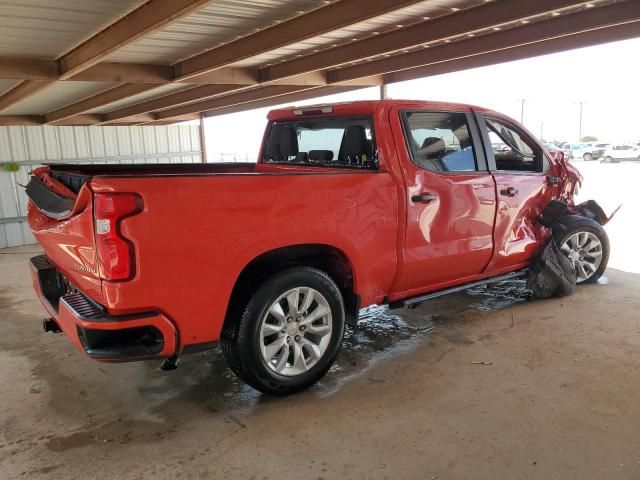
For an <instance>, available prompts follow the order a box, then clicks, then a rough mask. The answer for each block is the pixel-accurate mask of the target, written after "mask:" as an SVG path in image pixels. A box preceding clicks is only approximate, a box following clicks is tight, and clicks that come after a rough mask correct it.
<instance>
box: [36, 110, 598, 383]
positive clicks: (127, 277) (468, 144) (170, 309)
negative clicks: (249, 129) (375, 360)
mask: <svg viewBox="0 0 640 480" xmlns="http://www.w3.org/2000/svg"><path fill="white" fill-rule="evenodd" d="M496 143H500V144H504V145H506V148H501V149H500V151H498V152H494V150H493V148H492V144H496ZM580 181H581V177H580V174H579V173H578V171H577V170H576V169H575V168H573V167H572V166H571V165H570V164H569V163H567V162H566V161H565V160H564V158H563V155H562V153H556V154H554V155H551V154H549V153H548V152H546V151H545V150H544V149H543V148H542V146H541V145H540V144H539V143H538V141H537V140H536V139H534V137H533V136H532V135H531V134H530V133H529V132H528V131H527V130H525V128H523V127H522V126H521V125H519V124H518V123H517V122H515V121H514V120H512V119H510V118H507V117H505V116H504V115H501V114H499V113H496V112H493V111H489V110H486V109H482V108H477V107H470V106H466V105H457V104H449V103H429V102H420V101H396V100H383V101H366V102H355V103H345V104H334V105H321V106H317V107H306V108H285V109H280V110H275V111H272V112H271V113H270V114H269V115H268V125H267V127H266V133H265V137H264V140H263V145H262V148H261V154H260V156H259V159H258V161H257V163H255V164H201V165H200V164H198V165H185V164H181V165H71V164H67V165H58V164H56V165H48V166H45V167H41V168H39V169H37V170H34V171H33V174H32V177H31V181H30V183H29V185H28V186H27V193H28V194H29V197H30V203H29V214H28V218H29V225H30V227H31V229H32V230H33V233H34V235H35V237H36V238H37V240H38V242H39V243H40V245H41V246H42V248H43V249H44V255H41V256H37V257H35V258H33V259H32V261H31V269H32V273H33V284H34V288H35V290H36V292H37V293H38V295H39V297H40V299H41V300H42V303H43V305H44V307H45V309H46V310H47V312H48V314H47V316H48V318H47V319H45V322H44V324H45V329H46V330H54V331H56V330H57V331H60V330H61V331H62V332H64V334H65V335H66V336H67V337H69V339H70V340H71V342H72V343H73V344H74V345H75V346H76V347H77V348H78V349H79V350H80V351H82V352H84V353H85V354H86V355H88V356H89V357H91V358H94V359H96V360H100V361H106V362H119V361H132V360H140V359H151V358H163V359H169V362H170V363H171V362H174V361H175V360H176V359H177V357H178V356H179V355H182V354H185V353H188V352H193V351H197V350H201V349H206V348H211V346H212V345H213V344H214V343H215V342H217V341H221V343H222V351H223V353H224V355H225V357H226V359H227V361H228V364H229V366H230V367H231V369H232V370H233V371H234V372H235V373H236V374H237V375H238V376H239V377H240V378H242V379H243V380H244V381H246V382H247V383H249V384H250V385H252V386H253V387H255V388H257V389H259V390H261V391H263V392H267V393H271V394H279V395H284V394H289V393H293V392H295V391H298V390H300V389H303V388H305V387H308V386H309V385H311V384H313V383H314V382H316V381H317V380H318V379H319V378H320V377H322V376H323V375H324V374H325V373H326V372H327V370H328V369H329V368H330V366H331V364H332V363H333V361H334V360H335V358H336V356H337V355H338V351H339V349H340V346H341V343H342V338H343V333H344V329H345V324H355V323H356V322H357V317H358V311H359V309H360V308H362V307H365V306H367V305H371V304H389V305H390V306H391V307H399V306H403V305H407V304H410V303H412V302H420V301H424V300H425V299H427V298H430V297H433V296H437V295H442V294H444V293H447V292H451V291H455V290H459V289H461V288H464V287H468V286H470V285H477V284H479V283H483V282H491V281H497V280H505V279H509V278H515V277H517V276H520V275H522V274H523V272H524V271H526V269H527V267H529V266H530V265H531V263H532V261H533V259H534V258H535V257H536V255H537V253H538V252H539V251H540V249H541V247H542V246H543V245H544V244H545V243H546V242H547V241H548V240H549V238H550V237H551V236H552V235H554V236H555V237H556V242H557V243H558V245H559V246H560V247H561V249H562V251H563V252H565V254H566V255H567V256H569V258H570V259H571V260H572V261H573V263H574V266H575V269H576V276H577V281H578V283H584V282H592V281H595V280H596V279H597V278H598V277H599V276H600V275H601V274H602V272H603V271H604V269H605V267H606V263H607V258H608V251H609V244H608V241H607V237H606V234H605V232H604V230H603V228H602V226H601V225H600V223H598V221H601V219H600V218H599V217H596V218H595V219H594V218H586V217H585V216H581V213H580V212H582V211H583V210H580V209H579V208H578V207H579V206H576V205H574V203H573V192H574V188H575V186H576V185H577V184H578V183H579V182H580ZM551 200H556V201H558V202H563V203H564V204H566V205H567V208H568V210H567V214H566V216H565V221H564V222H563V228H562V229H560V230H558V232H554V231H552V230H550V229H548V228H545V227H544V226H542V225H541V224H540V223H539V222H538V219H539V217H540V215H541V213H542V212H543V209H544V208H545V206H547V205H548V204H549V202H550V201H551ZM601 223H604V222H603V221H601Z"/></svg>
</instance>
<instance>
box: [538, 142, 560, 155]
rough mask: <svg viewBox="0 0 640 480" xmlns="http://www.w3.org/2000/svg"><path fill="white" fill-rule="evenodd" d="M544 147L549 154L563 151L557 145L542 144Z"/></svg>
mask: <svg viewBox="0 0 640 480" xmlns="http://www.w3.org/2000/svg"><path fill="white" fill-rule="evenodd" d="M542 145H543V146H544V148H545V149H546V150H547V152H549V153H555V152H559V151H561V149H560V148H558V146H557V145H556V144H555V143H548V142H547V143H543V144H542Z"/></svg>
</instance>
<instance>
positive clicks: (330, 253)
mask: <svg viewBox="0 0 640 480" xmlns="http://www.w3.org/2000/svg"><path fill="white" fill-rule="evenodd" d="M295 266H308V267H314V268H317V269H318V270H322V271H324V272H325V273H327V274H328V275H329V276H330V277H331V278H332V279H333V281H334V282H336V284H337V285H338V288H339V289H340V292H341V293H342V297H343V299H344V306H345V314H346V321H347V323H348V324H350V325H352V326H355V324H356V322H357V319H358V311H359V309H360V297H359V295H358V294H357V293H356V292H357V290H356V277H355V270H354V268H353V262H352V261H351V259H350V258H349V257H348V256H347V255H346V254H345V253H344V251H342V250H341V249H339V248H337V247H335V246H333V245H328V244H320V243H310V244H296V245H289V246H284V247H278V248H275V249H272V250H269V251H266V252H263V253H262V254H260V255H258V256H257V257H255V258H253V259H252V260H251V261H250V262H249V263H247V264H246V265H245V267H244V268H243V269H242V270H241V271H240V273H239V275H238V277H237V278H236V281H235V282H234V285H233V289H232V291H231V296H230V299H229V304H228V306H227V311H226V315H225V318H224V324H225V325H227V324H228V322H233V321H234V319H235V318H238V315H239V314H240V311H241V309H242V308H243V305H244V303H245V302H246V300H247V298H248V296H249V295H251V292H253V291H255V289H256V288H258V286H259V285H260V284H261V283H262V282H264V281H265V280H266V279H267V278H269V277H271V276H272V275H274V274H276V273H277V272H279V271H282V270H284V269H287V268H291V267H295ZM223 329H224V327H223Z"/></svg>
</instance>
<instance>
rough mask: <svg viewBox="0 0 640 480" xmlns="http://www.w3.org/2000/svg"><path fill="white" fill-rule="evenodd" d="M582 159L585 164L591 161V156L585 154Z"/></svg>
mask: <svg viewBox="0 0 640 480" xmlns="http://www.w3.org/2000/svg"><path fill="white" fill-rule="evenodd" d="M582 159H583V160H584V161H585V162H590V161H591V160H593V155H591V154H590V153H585V154H584V155H583V156H582Z"/></svg>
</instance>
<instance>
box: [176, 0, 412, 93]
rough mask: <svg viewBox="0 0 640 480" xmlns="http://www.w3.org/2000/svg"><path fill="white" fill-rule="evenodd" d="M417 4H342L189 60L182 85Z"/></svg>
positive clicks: (356, 0)
mask: <svg viewBox="0 0 640 480" xmlns="http://www.w3.org/2000/svg"><path fill="white" fill-rule="evenodd" d="M415 3H418V0H376V1H375V2H372V1H371V0H341V1H339V2H334V3H331V4H329V5H327V6H325V7H322V8H318V9H316V10H312V11H310V12H307V13H305V14H303V15H299V16H297V17H294V18H292V19H290V20H287V21H285V22H282V23H280V24H278V25H275V26H273V27H270V28H267V29H264V30H260V31H259V32H256V33H254V34H252V35H248V36H246V37H242V38H240V39H238V40H234V41H232V42H229V43H226V44H224V45H221V46H220V47H216V48H213V49H211V50H208V51H206V52H204V53H201V54H199V55H195V56H193V57H190V58H187V59H186V60H183V61H181V62H178V63H177V64H176V65H175V72H176V78H177V79H178V80H179V81H181V80H184V79H187V78H189V77H192V76H194V75H198V74H201V73H204V72H208V71H211V70H215V69H217V68H222V67H225V66H227V65H230V64H232V63H235V62H237V61H239V60H244V59H247V58H251V57H255V56H256V55H260V54H262V53H265V52H269V51H272V50H276V49H278V48H281V47H285V46H287V45H291V44H293V43H297V42H300V41H303V40H307V39H309V38H312V37H316V36H318V35H322V34H325V33H328V32H331V31H333V30H337V29H340V28H344V27H348V26H349V25H353V24H355V23H359V22H363V21H365V20H368V19H370V18H374V17H377V16H380V15H384V14H385V13H389V12H392V11H394V10H397V9H400V8H403V7H406V6H409V5H412V4H415Z"/></svg>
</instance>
